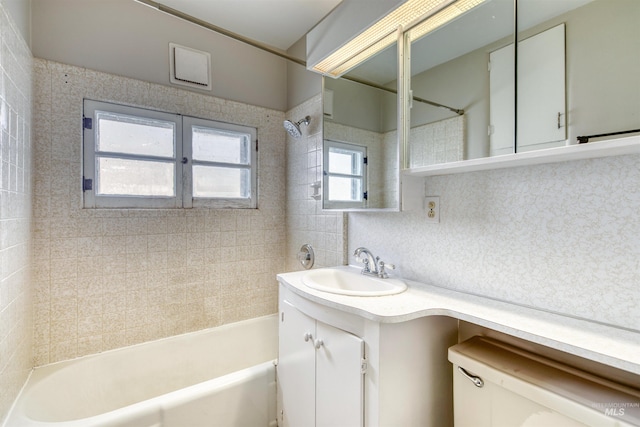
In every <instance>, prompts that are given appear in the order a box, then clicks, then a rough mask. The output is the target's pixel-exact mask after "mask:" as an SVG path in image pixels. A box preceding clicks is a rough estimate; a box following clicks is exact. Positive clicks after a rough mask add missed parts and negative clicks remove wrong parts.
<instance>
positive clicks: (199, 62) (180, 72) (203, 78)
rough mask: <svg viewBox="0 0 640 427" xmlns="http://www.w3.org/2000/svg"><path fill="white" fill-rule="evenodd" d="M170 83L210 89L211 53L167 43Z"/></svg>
mask: <svg viewBox="0 0 640 427" xmlns="http://www.w3.org/2000/svg"><path fill="white" fill-rule="evenodd" d="M169 62H170V64H169V65H170V67H169V69H170V70H171V71H170V81H171V83H174V84H178V85H183V86H189V87H193V88H198V89H205V90H211V54H210V53H209V52H202V51H200V50H195V49H191V48H189V47H185V46H180V45H177V44H175V43H169Z"/></svg>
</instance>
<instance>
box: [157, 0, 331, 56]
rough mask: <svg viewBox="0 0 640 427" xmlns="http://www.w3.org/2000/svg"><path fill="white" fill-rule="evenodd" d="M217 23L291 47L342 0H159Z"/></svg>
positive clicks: (276, 44)
mask: <svg viewBox="0 0 640 427" xmlns="http://www.w3.org/2000/svg"><path fill="white" fill-rule="evenodd" d="M156 1H157V2H158V3H160V4H163V5H165V6H168V7H170V8H173V9H176V10H179V11H180V12H183V13H186V14H188V15H191V16H194V17H196V18H198V19H201V20H203V21H206V22H208V23H210V24H213V25H215V26H217V27H221V28H224V29H225V30H229V31H231V32H234V33H236V34H239V35H241V36H244V37H246V38H249V39H253V40H255V41H259V42H261V43H263V44H267V45H269V46H272V47H275V48H278V49H281V50H287V49H289V48H290V47H291V46H292V45H293V44H294V43H295V42H297V41H298V40H299V39H300V38H301V37H303V36H304V35H305V34H306V33H307V32H308V31H309V30H310V29H311V28H313V27H314V26H315V25H316V24H317V23H318V22H320V21H321V20H322V18H324V17H325V16H326V15H327V14H328V13H329V12H331V10H332V9H333V8H334V7H336V6H337V5H338V3H340V1H341V0H156Z"/></svg>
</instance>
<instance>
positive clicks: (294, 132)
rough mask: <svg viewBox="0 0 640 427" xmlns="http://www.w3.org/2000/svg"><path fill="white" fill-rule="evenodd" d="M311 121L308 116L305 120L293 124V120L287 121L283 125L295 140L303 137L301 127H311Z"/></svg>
mask: <svg viewBox="0 0 640 427" xmlns="http://www.w3.org/2000/svg"><path fill="white" fill-rule="evenodd" d="M310 121H311V116H306V117H305V118H304V119H302V120H300V121H298V122H296V123H293V122H292V121H291V120H285V121H284V123H283V125H284V128H285V129H286V130H287V132H289V135H291V136H292V137H294V138H300V137H301V136H302V132H301V131H300V125H301V124H304V125H307V126H309V122H310Z"/></svg>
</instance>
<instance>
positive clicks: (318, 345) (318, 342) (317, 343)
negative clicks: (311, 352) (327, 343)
mask: <svg viewBox="0 0 640 427" xmlns="http://www.w3.org/2000/svg"><path fill="white" fill-rule="evenodd" d="M313 345H315V347H316V350H317V349H319V348H320V347H322V346H323V345H324V341H322V340H316V341H315V342H314V344H313Z"/></svg>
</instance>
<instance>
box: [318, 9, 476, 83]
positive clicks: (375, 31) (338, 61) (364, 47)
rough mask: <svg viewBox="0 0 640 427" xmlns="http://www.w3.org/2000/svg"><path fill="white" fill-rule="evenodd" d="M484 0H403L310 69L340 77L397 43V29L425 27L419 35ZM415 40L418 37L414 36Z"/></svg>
mask: <svg viewBox="0 0 640 427" xmlns="http://www.w3.org/2000/svg"><path fill="white" fill-rule="evenodd" d="M484 1H485V0H407V1H406V2H404V3H402V4H401V5H400V6H399V7H397V8H396V9H394V10H393V11H391V12H390V13H389V14H388V15H386V16H385V17H383V18H382V19H380V20H379V21H377V22H376V23H374V24H373V25H371V26H370V27H369V28H367V29H366V30H364V31H363V32H361V33H360V34H359V35H357V36H356V37H354V38H353V39H351V40H350V41H349V42H347V43H346V44H344V45H343V46H341V47H340V48H339V49H337V50H336V51H335V52H333V53H332V54H330V55H328V56H327V57H326V58H324V59H322V60H320V61H319V62H318V63H317V64H314V65H313V66H312V67H311V69H312V70H314V71H316V72H318V73H321V74H324V75H327V76H331V77H340V76H341V75H343V74H345V73H347V72H348V71H349V70H351V69H352V68H354V67H356V66H357V65H358V64H360V63H362V62H364V61H366V60H367V59H369V58H371V57H372V56H374V55H376V54H377V53H379V52H381V51H383V50H384V49H386V48H387V47H389V46H391V45H392V44H394V43H396V42H397V40H398V30H400V31H405V30H407V29H409V28H412V27H413V26H417V28H421V29H422V28H425V30H424V32H423V33H421V35H424V34H426V33H427V32H430V31H433V30H434V29H436V28H438V27H440V26H442V25H444V24H445V23H447V22H449V21H451V20H452V19H454V18H456V17H457V16H459V15H461V14H463V13H464V12H466V11H468V10H470V9H472V8H473V7H475V6H477V5H479V4H480V3H482V2H484ZM416 37H419V36H416Z"/></svg>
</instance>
